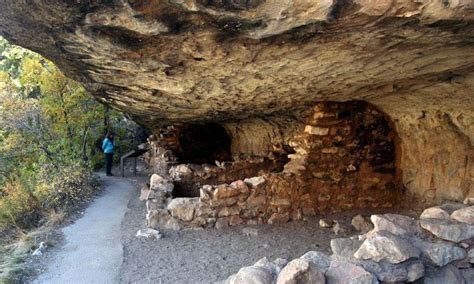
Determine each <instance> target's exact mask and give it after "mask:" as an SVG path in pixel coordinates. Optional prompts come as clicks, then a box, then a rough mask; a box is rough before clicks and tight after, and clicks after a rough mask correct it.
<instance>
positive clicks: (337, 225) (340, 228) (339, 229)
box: [332, 221, 347, 236]
mask: <svg viewBox="0 0 474 284" xmlns="http://www.w3.org/2000/svg"><path fill="white" fill-rule="evenodd" d="M332 231H333V232H334V235H336V236H338V235H341V234H345V233H346V231H347V230H346V229H345V228H344V227H343V226H342V225H341V224H340V223H339V222H337V221H335V225H334V227H333V228H332Z"/></svg>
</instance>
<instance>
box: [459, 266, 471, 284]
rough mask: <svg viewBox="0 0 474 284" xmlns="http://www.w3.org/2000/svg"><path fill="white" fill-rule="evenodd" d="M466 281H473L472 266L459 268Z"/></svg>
mask: <svg viewBox="0 0 474 284" xmlns="http://www.w3.org/2000/svg"><path fill="white" fill-rule="evenodd" d="M460 271H461V274H462V276H463V277H464V280H465V281H466V283H474V268H466V269H460Z"/></svg>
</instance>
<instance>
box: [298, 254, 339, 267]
mask: <svg viewBox="0 0 474 284" xmlns="http://www.w3.org/2000/svg"><path fill="white" fill-rule="evenodd" d="M300 258H301V259H304V260H307V261H310V262H312V263H314V264H315V265H316V267H318V268H319V269H321V271H323V272H326V271H327V270H328V268H329V265H330V264H331V259H330V258H329V256H327V255H325V254H324V253H322V252H319V251H309V252H307V253H305V254H303V255H302V256H301V257H300Z"/></svg>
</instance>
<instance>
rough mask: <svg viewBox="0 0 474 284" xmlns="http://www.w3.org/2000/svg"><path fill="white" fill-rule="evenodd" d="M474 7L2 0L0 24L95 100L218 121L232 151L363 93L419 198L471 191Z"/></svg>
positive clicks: (144, 116)
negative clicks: (389, 132)
mask: <svg viewBox="0 0 474 284" xmlns="http://www.w3.org/2000/svg"><path fill="white" fill-rule="evenodd" d="M473 18H474V3H473V2H472V1H470V0H456V1H453V0H451V1H445V0H426V1H402V0H381V1H367V0H352V1H346V0H344V1H342V0H325V1H305V0H296V1H277V0H252V1H210V0H206V1H205V0H169V1H164V0H161V1H160V0H130V1H125V0H113V1H34V2H32V1H13V0H7V1H2V2H0V33H1V34H2V35H3V36H5V37H6V38H7V39H9V40H11V41H12V42H13V43H16V44H19V45H21V46H24V47H27V48H30V49H32V50H34V51H37V52H39V53H41V54H42V55H44V56H46V57H47V58H49V59H51V60H53V61H54V62H55V63H56V64H57V65H58V66H59V67H60V68H61V69H62V70H63V71H64V72H65V73H66V74H67V75H68V76H70V77H72V78H74V79H76V80H78V81H80V82H81V83H83V84H84V85H85V86H86V88H87V89H88V90H89V91H90V92H91V94H92V95H94V96H95V97H96V98H97V99H98V100H100V101H102V102H104V103H106V104H109V105H111V106H112V107H114V108H117V109H119V110H122V111H124V112H126V113H128V114H129V115H130V116H131V117H133V118H134V119H135V120H137V121H139V122H141V123H143V124H145V125H147V126H148V127H150V128H152V129H158V128H159V127H161V126H163V125H169V124H174V123H204V122H206V123H209V122H217V123H219V124H221V125H222V126H223V127H224V128H225V129H226V130H227V132H228V134H229V135H230V136H231V138H232V139H233V140H235V142H233V144H232V145H231V153H232V155H233V157H235V154H236V153H239V154H242V156H245V155H247V154H251V153H252V154H255V153H264V152H268V151H269V149H271V148H268V147H270V146H271V147H273V146H275V147H277V148H278V147H279V146H282V147H283V146H285V145H287V144H286V143H287V141H289V140H291V135H292V134H291V128H292V126H293V125H298V124H301V121H300V118H301V117H302V116H304V115H303V114H304V113H305V111H306V110H307V109H309V108H311V107H312V106H313V105H314V103H315V102H317V101H348V100H354V99H357V100H364V101H368V102H370V103H372V104H374V105H375V106H377V107H378V108H380V109H381V110H382V111H383V112H385V113H386V114H387V115H388V116H389V117H390V120H391V121H393V124H394V128H395V129H396V130H397V132H398V135H399V138H400V144H399V145H400V152H399V153H400V160H399V169H400V170H401V171H400V174H401V180H402V182H403V185H404V186H405V187H406V188H407V189H408V190H409V192H410V193H413V194H414V195H416V196H417V197H420V198H422V199H423V200H424V201H426V202H433V201H437V200H440V199H451V200H461V199H462V198H463V197H465V196H467V195H472V194H474V183H473V176H474V166H473V159H474V150H473V142H472V141H473V137H474V113H473V112H474V96H473V94H472V92H473V89H474V75H473V68H474V25H473ZM283 128H286V129H287V130H283V131H280V130H281V129H283ZM275 130H278V132H275V133H274V134H272V132H273V131H275ZM267 134H270V136H268V137H271V139H273V140H271V143H270V144H269V143H258V139H265V137H266V136H265V135H267ZM254 135H255V138H252V137H253V136H254ZM245 137H247V138H245ZM253 139H255V140H253ZM252 140H253V141H254V142H249V141H252ZM237 141H240V142H239V143H237ZM282 149H283V148H282ZM283 150H285V151H286V149H283Z"/></svg>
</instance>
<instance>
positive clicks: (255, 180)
mask: <svg viewBox="0 0 474 284" xmlns="http://www.w3.org/2000/svg"><path fill="white" fill-rule="evenodd" d="M244 182H245V183H246V184H247V185H248V186H250V187H251V188H256V187H259V186H260V185H262V184H264V183H265V178H264V177H262V176H258V177H251V178H246V179H244Z"/></svg>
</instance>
